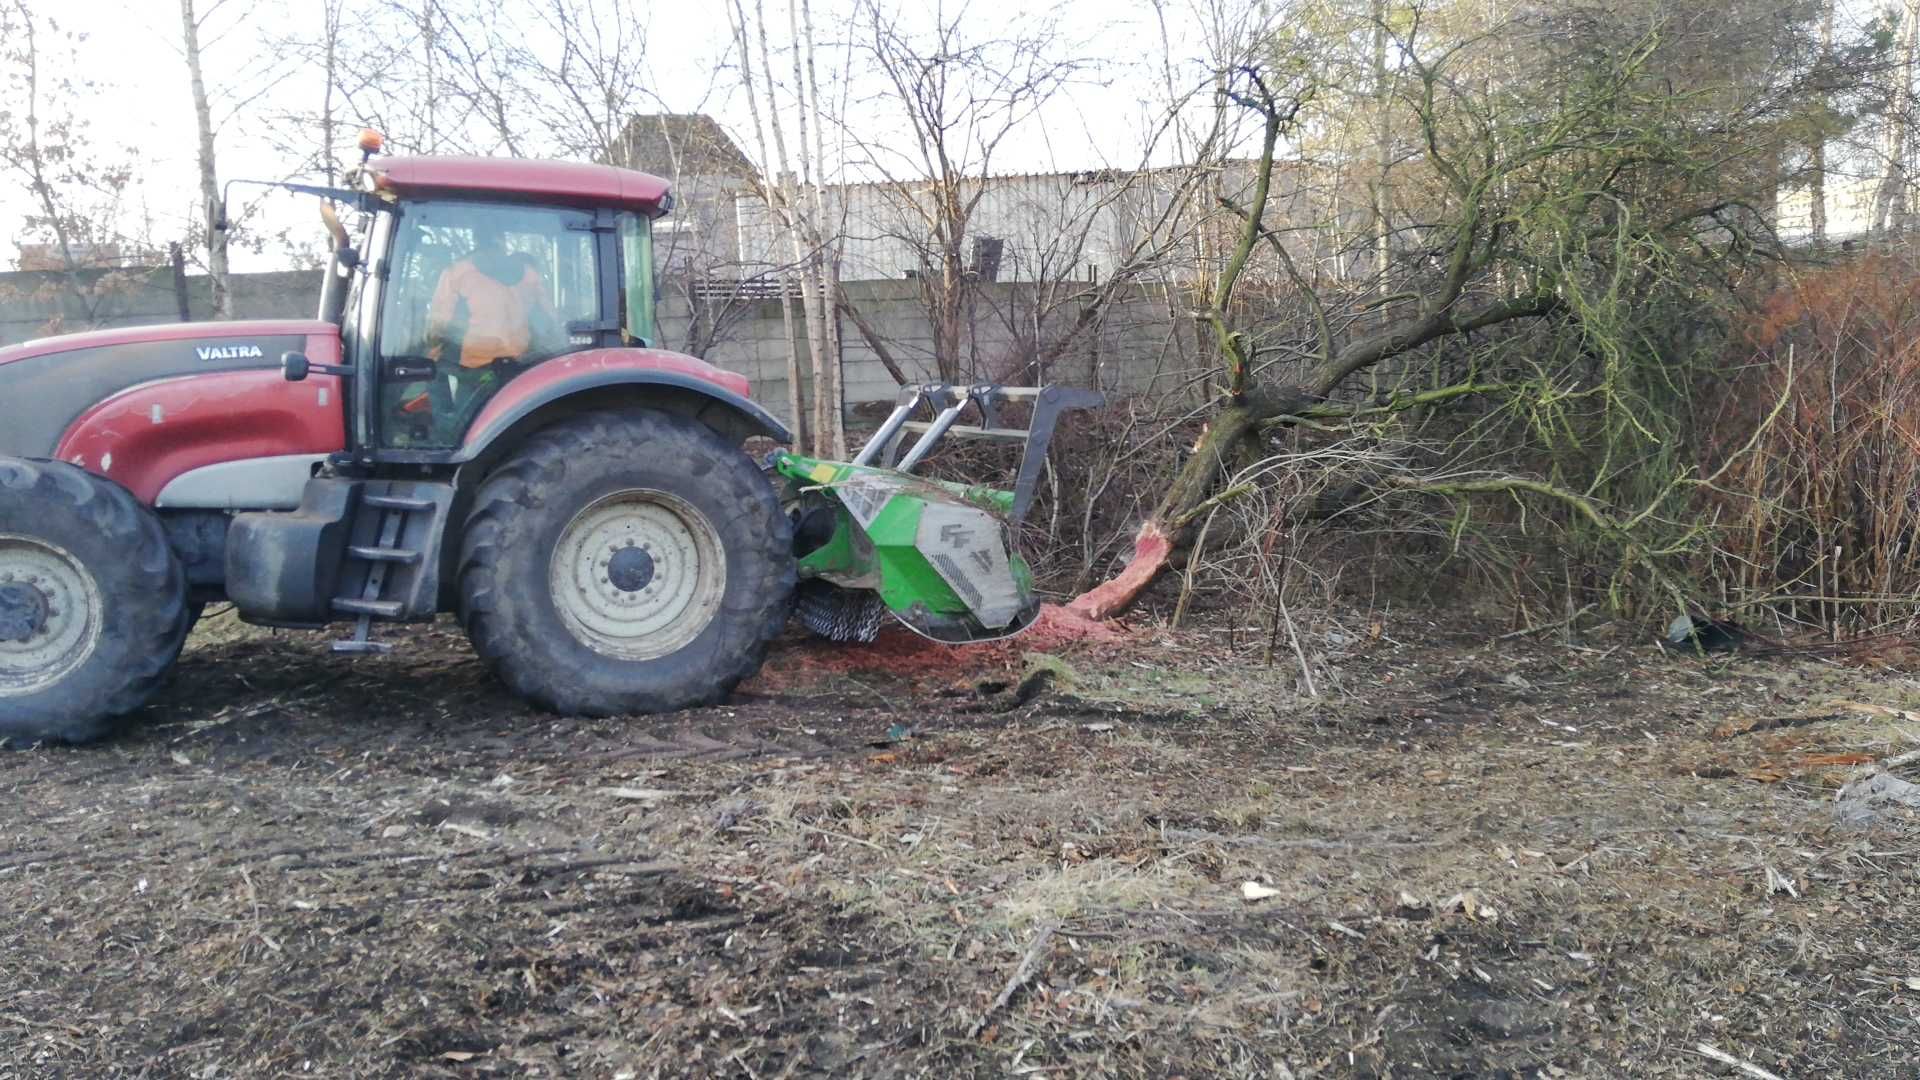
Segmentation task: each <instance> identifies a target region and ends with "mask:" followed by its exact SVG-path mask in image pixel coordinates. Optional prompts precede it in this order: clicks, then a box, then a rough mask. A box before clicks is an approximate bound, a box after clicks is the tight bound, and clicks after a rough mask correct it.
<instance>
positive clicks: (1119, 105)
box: [0, 0, 1209, 270]
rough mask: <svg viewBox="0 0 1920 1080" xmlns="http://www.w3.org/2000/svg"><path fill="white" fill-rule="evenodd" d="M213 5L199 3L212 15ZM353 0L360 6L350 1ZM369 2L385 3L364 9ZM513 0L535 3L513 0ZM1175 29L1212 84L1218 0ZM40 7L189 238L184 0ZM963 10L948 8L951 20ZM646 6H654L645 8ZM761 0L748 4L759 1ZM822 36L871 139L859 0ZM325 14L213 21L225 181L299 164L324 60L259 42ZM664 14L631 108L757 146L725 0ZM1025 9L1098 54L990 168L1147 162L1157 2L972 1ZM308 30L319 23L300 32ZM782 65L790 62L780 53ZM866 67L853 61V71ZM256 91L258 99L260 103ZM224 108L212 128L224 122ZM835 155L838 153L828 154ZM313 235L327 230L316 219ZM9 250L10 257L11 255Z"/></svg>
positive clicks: (826, 74) (818, 9) (278, 1)
mask: <svg viewBox="0 0 1920 1080" xmlns="http://www.w3.org/2000/svg"><path fill="white" fill-rule="evenodd" d="M207 2H208V0H201V7H202V9H203V10H204V9H205V7H206V4H207ZM354 2H356V0H349V3H354ZM366 2H367V3H375V2H380V0H366ZM502 2H503V3H504V4H514V3H531V2H536V0H502ZM1167 2H1168V4H1169V8H1170V12H1171V14H1170V16H1169V20H1168V22H1169V24H1170V25H1171V26H1172V27H1173V34H1174V37H1175V41H1174V44H1173V51H1174V53H1175V58H1176V60H1177V61H1180V62H1182V63H1183V64H1184V65H1185V67H1186V70H1187V71H1188V74H1189V77H1191V78H1200V77H1204V68H1205V64H1204V57H1205V55H1206V47H1205V44H1204V41H1205V37H1204V34H1203V32H1201V31H1198V30H1196V29H1195V27H1197V26H1198V25H1200V24H1201V22H1202V21H1203V19H1201V18H1198V17H1196V16H1195V12H1194V11H1193V10H1192V9H1193V7H1194V6H1196V5H1198V6H1201V7H1204V6H1206V5H1207V4H1208V3H1209V0H1167ZM28 3H29V4H30V6H32V7H33V9H34V10H36V11H38V12H40V13H42V14H44V15H50V16H51V17H52V18H54V19H57V20H58V21H59V22H60V24H61V25H62V27H63V28H64V29H68V30H72V31H77V32H79V33H82V34H84V35H85V36H86V40H85V42H84V44H83V45H82V46H81V62H82V65H83V67H84V69H85V70H86V71H87V72H88V74H89V75H90V76H91V77H92V78H94V79H96V80H97V81H98V82H99V83H100V93H99V94H98V95H97V98H96V99H95V100H91V101H86V102H83V103H82V108H81V109H80V111H81V114H82V115H83V116H84V117H85V118H86V119H87V121H88V122H89V124H90V129H91V131H90V133H91V136H92V139H93V141H94V142H95V144H96V145H97V146H99V147H101V148H103V149H110V148H115V147H119V148H124V149H125V150H127V151H129V152H130V156H131V157H132V158H133V159H134V160H135V161H137V162H138V165H139V183H138V185H137V188H136V191H135V193H134V200H133V204H132V205H131V206H130V207H129V210H130V211H132V212H133V213H134V214H135V215H136V216H138V215H144V216H146V217H147V218H148V219H150V220H151V222H152V224H151V227H150V229H149V230H148V231H149V232H150V234H151V235H154V236H156V237H160V238H173V237H177V236H180V235H181V234H183V233H184V232H185V231H186V223H187V219H188V216H189V215H191V214H192V213H193V212H194V208H195V207H196V206H197V204H198V194H197V178H196V173H195V166H194V162H195V153H196V135H195V129H194V121H193V110H192V101H191V95H190V92H189V83H188V77H187V71H186V63H185V60H184V58H183V54H182V51H181V48H180V37H181V33H180V14H179V6H178V4H177V2H176V0H57V2H55V0H28ZM896 3H897V4H898V6H899V7H900V8H901V10H902V11H903V12H905V13H907V14H908V15H909V16H914V17H925V16H926V15H928V14H929V13H930V12H931V11H932V4H931V2H930V0H929V2H920V0H896ZM767 6H768V9H769V21H770V22H772V23H773V24H774V29H775V34H776V38H775V47H776V49H777V48H778V47H779V39H780V38H781V37H784V36H785V35H782V34H780V33H779V31H780V30H781V29H782V28H783V27H784V23H785V18H786V7H785V4H784V3H782V2H781V0H768V4H767ZM957 6H958V5H956V4H955V3H953V2H951V0H948V2H947V3H946V10H947V12H948V13H949V14H951V13H952V12H953V11H954V10H956V8H957ZM636 7H639V8H640V9H641V10H647V9H648V5H647V4H645V2H644V0H639V2H638V3H636ZM751 7H752V4H751V0H749V3H748V8H749V10H751ZM814 7H815V12H814V15H815V21H816V35H817V37H818V39H819V41H820V47H819V53H820V62H821V64H822V65H823V69H824V70H823V78H824V80H825V82H826V93H827V94H828V95H830V96H834V95H838V96H843V97H845V98H846V99H848V100H847V102H846V105H845V112H846V113H847V114H848V115H849V116H850V117H852V118H853V119H854V122H855V124H856V125H857V126H859V127H860V128H861V130H863V131H875V130H884V129H885V127H886V126H887V124H888V114H889V110H890V108H891V106H890V105H889V103H888V102H887V101H886V100H885V99H886V92H885V89H884V87H883V86H882V85H881V84H879V83H878V82H877V81H875V80H874V79H873V78H871V77H870V76H869V77H864V78H862V77H856V78H854V79H852V80H850V81H849V80H846V79H843V78H841V77H839V69H840V63H841V59H842V58H843V57H844V56H845V45H844V42H845V40H846V38H847V36H848V31H847V21H846V20H847V18H848V14H847V13H848V11H849V10H850V8H851V0H816V3H815V5H814ZM316 8H317V5H314V4H308V3H302V2H300V0H257V2H256V0H227V3H226V4H225V5H224V6H221V7H220V8H219V9H218V10H217V11H216V12H215V13H214V15H213V16H212V18H211V20H210V23H211V26H210V33H209V35H208V37H207V39H206V40H205V41H204V42H203V48H204V50H205V53H206V55H205V58H204V67H205V72H206V78H207V82H208V84H209V89H210V91H212V92H213V93H214V94H215V96H216V98H220V99H224V100H225V101H227V102H232V101H235V100H239V99H242V98H246V99H251V103H250V104H249V105H248V106H247V107H246V108H244V109H243V110H241V111H240V112H239V113H238V114H236V115H233V116H231V117H228V118H226V119H225V120H224V121H222V126H221V129H220V131H219V134H218V148H217V154H218V163H219V168H220V173H221V177H222V179H223V180H225V179H230V178H234V177H258V178H268V179H273V178H279V177H282V176H284V175H285V174H286V172H287V171H288V169H289V167H290V166H289V164H288V163H287V162H286V161H285V160H284V159H283V157H282V156H281V155H279V154H277V153H275V152H274V151H272V150H271V149H270V147H269V145H268V140H267V138H266V135H267V134H268V133H267V132H266V131H264V130H262V129H263V126H264V125H265V123H266V121H264V120H262V119H261V117H263V116H264V115H270V114H271V113H272V112H273V111H274V109H275V107H283V108H299V107H302V103H305V105H304V107H306V108H309V109H311V108H313V107H314V105H313V104H312V102H315V101H317V100H318V98H319V95H320V92H321V88H322V84H321V75H320V71H319V67H318V63H317V60H316V62H314V63H311V64H304V65H302V64H293V65H291V66H286V67H281V68H279V69H277V70H273V69H269V67H268V66H267V64H266V61H265V57H264V53H265V50H264V49H263V48H262V46H261V44H260V43H261V42H262V41H263V40H264V39H267V38H270V37H276V36H283V35H284V34H285V33H286V32H287V31H289V30H295V29H302V28H304V29H305V31H306V32H307V33H309V34H317V25H318V20H319V19H320V14H319V12H318V11H317V10H316ZM651 9H652V10H653V11H655V12H657V13H658V17H657V18H654V19H653V20H652V21H651V22H650V23H649V25H648V26H647V38H646V49H645V56H646V63H647V67H648V69H649V71H650V76H651V78H650V83H651V91H652V93H653V94H655V95H657V97H658V99H659V100H658V101H637V102H635V103H634V111H636V112H650V111H655V110H657V109H659V108H660V107H661V104H662V103H664V105H665V107H666V108H667V109H668V110H670V111H676V112H690V111H704V112H709V113H712V114H713V115H715V116H716V117H718V118H719V119H720V120H721V122H722V123H723V124H725V125H726V126H727V127H728V128H729V129H730V130H731V131H733V132H734V133H735V135H736V138H737V140H738V141H739V142H740V144H741V147H742V149H743V150H745V151H746V152H748V153H749V154H752V153H753V152H754V144H753V140H752V137H751V130H752V129H751V120H750V119H749V116H748V113H747V110H746V103H745V98H744V95H743V94H742V93H741V92H740V91H739V89H738V86H737V81H738V76H737V73H736V72H735V71H734V70H733V67H732V65H731V60H732V55H731V52H730V49H731V45H730V31H729V29H728V22H727V18H726V16H725V14H724V11H725V9H724V8H723V7H722V6H721V4H720V3H719V2H717V0H678V2H674V3H664V2H663V3H658V4H654V5H651ZM1014 12H1027V13H1029V14H1031V13H1033V12H1050V13H1052V14H1056V15H1057V16H1058V18H1059V25H1060V27H1061V29H1062V31H1063V33H1064V35H1065V37H1066V38H1068V39H1069V40H1070V41H1072V42H1074V43H1075V44H1074V45H1073V46H1072V50H1073V54H1074V55H1077V56H1080V57H1085V58H1090V59H1093V60H1096V61H1097V63H1096V64H1094V65H1092V66H1090V67H1088V68H1087V69H1085V70H1084V71H1083V72H1082V74H1081V75H1080V77H1078V78H1077V79H1076V81H1075V82H1074V83H1073V85H1071V86H1070V87H1069V88H1068V90H1067V91H1066V92H1065V93H1063V94H1062V95H1061V96H1060V97H1059V98H1057V99H1056V100H1055V101H1054V102H1052V104H1051V105H1050V106H1049V107H1048V108H1047V109H1046V110H1045V111H1044V112H1043V113H1042V114H1041V115H1040V116H1038V117H1037V118H1035V119H1034V120H1032V121H1031V122H1029V123H1026V124H1024V125H1022V127H1021V128H1020V129H1019V131H1018V132H1017V133H1016V135H1015V136H1014V137H1013V138H1012V139H1010V140H1009V141H1008V142H1007V143H1006V144H1005V145H1004V146H1003V148H1002V149H1001V150H1000V152H999V155H998V156H997V157H996V159H995V162H994V166H995V167H994V171H995V172H1000V173H1004V172H1017V171H1054V170H1065V169H1083V168H1092V167H1100V166H1108V165H1113V166H1130V165H1134V164H1138V162H1139V160H1140V154H1141V148H1142V145H1143V142H1144V139H1143V136H1142V132H1143V131H1144V130H1145V129H1146V128H1147V127H1148V126H1149V122H1150V121H1149V118H1150V117H1152V116H1156V115H1158V114H1159V112H1160V111H1161V109H1162V108H1163V105H1162V104H1161V103H1162V101H1163V100H1164V98H1165V83H1164V80H1163V76H1162V74H1161V68H1160V66H1159V65H1160V59H1159V58H1160V51H1161V49H1160V41H1161V35H1160V29H1159V26H1160V24H1159V21H1158V20H1157V19H1156V18H1155V15H1154V9H1153V6H1152V2H1151V0H1068V2H1066V3H1063V4H1060V5H1059V6H1058V7H1057V8H1054V9H1049V8H1047V7H1045V5H1042V4H1033V5H1022V6H1021V7H1018V8H1014V7H1011V6H1008V4H1007V3H1006V2H1005V0H976V2H974V3H973V4H972V5H971V7H970V8H968V9H967V10H966V13H967V15H968V17H969V18H970V19H975V20H977V21H978V23H979V25H980V26H981V27H983V28H984V29H983V32H986V33H995V32H1004V29H1003V28H1004V27H1006V26H1007V25H1009V24H1010V22H1011V21H1012V20H1013V19H1014V18H1015V15H1014V14H1013V13H1014ZM304 24H313V25H312V26H304ZM775 64H776V68H778V67H780V66H782V65H783V61H781V60H779V59H777V58H776V60H775ZM856 66H857V65H856ZM255 95H259V96H257V97H256V96H255ZM220 111H221V110H220V109H219V108H216V114H217V115H216V119H220V117H219V116H218V113H219V112H220ZM828 152H829V155H830V156H831V155H832V154H833V150H832V149H831V148H829V151H828ZM280 202H282V203H284V206H279V205H277V206H275V207H274V208H273V209H272V211H271V217H272V219H273V221H274V222H275V223H277V224H297V223H299V222H303V221H306V220H309V219H311V218H312V216H313V214H314V213H315V211H314V209H313V208H312V206H311V205H308V204H307V203H304V202H296V201H295V200H294V199H293V197H290V196H283V197H280ZM21 206H22V203H21V194H20V192H19V191H18V185H13V187H12V188H11V189H10V190H7V191H6V192H5V193H4V194H0V227H4V228H5V230H6V234H7V235H12V234H16V233H17V232H18V231H19V227H18V223H19V220H20V211H21ZM314 231H315V234H316V236H317V235H318V226H317V225H315V226H314ZM11 246H12V245H11V244H6V245H5V247H4V248H0V260H7V261H10V260H11V257H12V254H13V253H12V252H11V251H10V250H6V248H11ZM286 261H287V260H286V256H285V254H284V253H282V252H277V251H269V252H267V253H265V254H264V255H247V254H240V255H238V256H237V257H236V269H242V270H245V269H272V268H276V267H278V266H281V265H284V264H285V263H286Z"/></svg>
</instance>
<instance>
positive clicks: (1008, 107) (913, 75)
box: [847, 0, 1087, 382]
mask: <svg viewBox="0 0 1920 1080" xmlns="http://www.w3.org/2000/svg"><path fill="white" fill-rule="evenodd" d="M931 18H932V22H931V24H930V25H929V26H927V27H926V28H925V29H924V30H923V31H921V30H916V29H915V28H914V27H913V26H912V25H910V24H909V23H908V22H907V21H905V19H904V18H903V17H902V16H900V15H898V14H897V13H895V12H892V11H889V10H886V9H883V8H882V7H881V5H880V4H879V3H878V2H876V0H861V4H860V8H859V20H860V23H859V26H858V30H859V33H860V44H861V49H862V51H863V53H864V54H865V56H866V58H867V59H868V60H869V61H870V62H871V64H872V65H873V67H874V69H875V70H876V71H877V72H878V73H879V75H880V76H881V78H882V79H884V81H885V83H886V85H887V86H888V87H889V89H890V90H891V91H892V95H891V98H892V101H893V103H894V104H893V107H894V108H895V109H897V110H898V112H897V115H896V116H895V117H893V120H894V121H895V123H896V124H897V125H898V126H899V128H900V129H901V130H900V131H899V132H898V133H897V134H898V135H899V137H900V141H899V142H898V143H896V142H895V140H894V139H893V138H892V137H890V136H893V135H895V134H896V133H895V132H883V133H882V134H879V135H876V134H875V133H874V132H872V131H862V130H852V129H850V130H848V131H847V137H848V141H849V142H850V143H851V145H852V146H853V147H854V148H855V150H856V153H857V154H858V155H859V157H860V158H861V159H862V164H863V165H865V166H866V167H867V168H868V169H870V170H871V171H872V172H874V173H875V174H876V175H879V176H881V177H882V178H883V179H882V181H881V183H880V187H881V189H882V190H883V191H885V192H886V193H887V195H888V198H889V201H890V203H891V204H892V209H893V213H894V215H895V217H896V219H897V220H896V223H895V224H894V226H893V228H892V232H893V234H894V235H895V237H896V238H897V239H899V240H900V241H902V242H903V243H904V244H905V245H906V246H907V248H908V249H909V250H911V251H912V252H913V253H914V257H915V259H916V261H917V262H918V263H919V265H918V267H916V268H914V272H915V274H916V276H917V277H918V278H919V281H920V288H921V292H922V296H923V299H924V301H925V307H926V311H927V316H928V320H929V322H930V323H931V324H932V329H933V351H934V356H933V367H934V370H935V372H936V373H937V374H938V375H939V377H940V378H941V379H942V380H944V381H948V382H960V381H963V380H965V379H966V378H967V377H968V376H969V375H970V374H971V373H970V372H969V371H968V370H967V368H968V366H969V364H968V362H967V355H968V354H967V349H966V327H967V322H968V302H969V297H970V295H971V293H972V291H973V287H974V283H975V282H976V280H977V276H976V274H975V270H976V266H975V260H974V259H973V252H972V250H971V248H970V246H969V245H970V244H971V243H972V242H973V241H974V240H975V239H976V237H975V234H974V232H973V229H972V224H973V219H974V214H975V212H976V210H977V209H978V208H979V206H980V202H981V200H982V199H983V198H984V197H985V196H986V194H987V192H988V191H989V185H988V184H986V183H985V182H984V178H986V177H988V176H990V175H991V174H992V172H993V169H994V163H995V158H996V155H997V154H998V152H999V151H1000V149H1001V147H1002V145H1003V144H1004V143H1005V142H1006V140H1007V139H1008V137H1009V136H1011V135H1012V134H1013V133H1014V132H1015V131H1017V130H1020V129H1021V128H1022V126H1023V125H1025V124H1026V123H1028V122H1029V121H1030V120H1031V119H1032V118H1033V117H1034V115H1035V114H1036V113H1037V112H1038V110H1039V109H1040V108H1041V107H1042V106H1044V105H1045V104H1046V103H1047V102H1048V101H1049V100H1050V99H1052V98H1053V97H1054V96H1055V95H1056V94H1057V93H1058V92H1059V91H1060V90H1061V89H1062V88H1063V87H1064V86H1065V85H1066V83H1067V82H1068V80H1069V79H1071V78H1072V77H1073V76H1074V74H1075V73H1076V72H1079V71H1080V70H1082V69H1083V68H1084V67H1085V66H1086V63H1087V62H1086V61H1084V60H1081V59H1078V58H1074V57H1070V56H1066V55H1063V54H1064V53H1065V52H1066V51H1067V43H1066V40H1065V37H1064V35H1063V34H1062V33H1061V32H1060V30H1059V28H1058V26H1057V24H1055V23H1053V22H1051V21H1047V20H1038V21H1033V22H1027V23H1024V24H1022V23H1021V22H1020V21H1019V20H1015V21H1014V26H1013V30H1012V32H1011V33H1010V34H1009V35H1008V36H1004V37H997V36H994V35H995V32H996V30H1000V29H1001V26H996V27H993V28H989V27H988V24H986V23H985V22H983V20H981V19H980V18H979V17H978V13H977V12H973V11H971V10H969V9H968V8H967V7H966V6H965V5H962V6H960V7H958V8H955V9H951V10H947V9H940V10H936V11H934V12H932V13H931ZM1001 25H1002V26H1004V25H1005V24H1004V23H1002V24H1001Z"/></svg>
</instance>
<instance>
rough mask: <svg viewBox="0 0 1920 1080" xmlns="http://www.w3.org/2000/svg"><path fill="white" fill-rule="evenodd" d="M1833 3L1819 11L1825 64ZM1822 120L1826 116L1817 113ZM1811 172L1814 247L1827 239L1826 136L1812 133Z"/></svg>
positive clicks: (1824, 100)
mask: <svg viewBox="0 0 1920 1080" xmlns="http://www.w3.org/2000/svg"><path fill="white" fill-rule="evenodd" d="M1833 4H1834V0H1826V2H1825V3H1824V4H1822V5H1821V12H1820V64H1821V66H1822V67H1826V66H1829V65H1831V64H1832V62H1833ZM1830 101H1831V95H1828V94H1821V95H1820V106H1821V110H1822V113H1823V114H1824V112H1825V110H1826V109H1827V108H1828V107H1829V103H1830ZM1821 121H1822V122H1823V123H1824V122H1825V121H1826V117H1825V116H1824V115H1822V116H1821ZM1812 171H1813V175H1812V176H1811V177H1810V178H1809V180H1808V183H1807V203H1808V205H1807V231H1808V233H1809V235H1810V238H1811V239H1812V241H1813V246H1814V247H1815V248H1819V247H1822V246H1824V245H1825V244H1826V242H1827V137H1826V136H1825V135H1815V136H1814V139H1813V162H1812Z"/></svg>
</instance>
